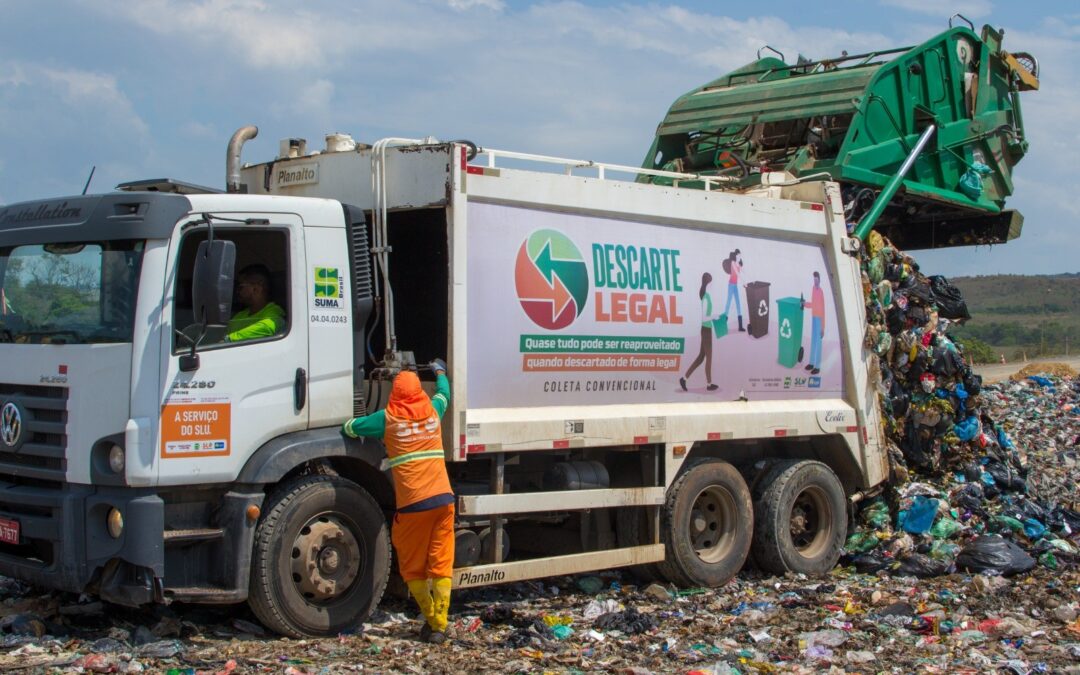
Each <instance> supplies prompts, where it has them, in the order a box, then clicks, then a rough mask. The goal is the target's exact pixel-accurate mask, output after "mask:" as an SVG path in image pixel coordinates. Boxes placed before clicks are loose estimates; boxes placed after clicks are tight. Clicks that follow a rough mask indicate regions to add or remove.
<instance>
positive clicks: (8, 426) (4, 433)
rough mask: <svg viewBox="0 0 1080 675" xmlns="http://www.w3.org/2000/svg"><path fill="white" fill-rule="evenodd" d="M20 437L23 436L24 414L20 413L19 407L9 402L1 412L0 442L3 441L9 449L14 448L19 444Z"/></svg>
mask: <svg viewBox="0 0 1080 675" xmlns="http://www.w3.org/2000/svg"><path fill="white" fill-rule="evenodd" d="M20 435H22V413H21V412H19V406H17V405H15V403H13V402H11V401H8V402H7V403H5V404H4V408H3V409H2V410H0V440H3V441H4V445H6V446H8V447H9V448H14V447H15V444H16V443H18V442H19V436H20Z"/></svg>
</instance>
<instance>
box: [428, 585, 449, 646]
mask: <svg viewBox="0 0 1080 675" xmlns="http://www.w3.org/2000/svg"><path fill="white" fill-rule="evenodd" d="M431 585H432V596H433V600H434V605H435V609H434V612H432V613H433V615H434V616H433V617H432V620H431V622H430V623H431V630H433V631H435V632H437V633H444V632H446V625H447V623H448V620H447V618H446V615H447V614H449V613H450V577H437V578H435V579H434V580H433V582H432V584H431Z"/></svg>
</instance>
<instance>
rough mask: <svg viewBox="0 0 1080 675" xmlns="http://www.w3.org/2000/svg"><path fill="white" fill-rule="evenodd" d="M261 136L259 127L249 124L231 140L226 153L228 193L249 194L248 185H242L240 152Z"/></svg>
mask: <svg viewBox="0 0 1080 675" xmlns="http://www.w3.org/2000/svg"><path fill="white" fill-rule="evenodd" d="M258 135H259V127H257V126H254V125H251V124H249V125H248V126H246V127H240V128H239V129H237V130H236V133H234V134H233V135H232V138H230V139H229V148H228V150H226V152H225V190H226V191H227V192H247V185H244V184H241V183H240V150H241V149H242V148H243V147H244V143H246V142H247V141H250V140H251V139H253V138H255V137H256V136H258Z"/></svg>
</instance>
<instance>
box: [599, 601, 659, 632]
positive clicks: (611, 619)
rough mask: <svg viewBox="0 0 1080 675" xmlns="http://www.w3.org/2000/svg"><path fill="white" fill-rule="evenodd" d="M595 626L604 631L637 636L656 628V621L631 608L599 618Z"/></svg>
mask: <svg viewBox="0 0 1080 675" xmlns="http://www.w3.org/2000/svg"><path fill="white" fill-rule="evenodd" d="M593 626H595V627H596V628H600V629H602V630H619V631H622V632H623V633H626V634H627V635H637V634H639V633H647V632H648V631H650V630H652V629H654V628H656V619H654V618H652V616H650V615H648V614H642V613H640V612H638V611H637V609H635V608H633V607H630V608H629V609H625V610H623V611H621V612H610V613H608V614H603V615H601V616H599V617H597V618H596V621H594V622H593Z"/></svg>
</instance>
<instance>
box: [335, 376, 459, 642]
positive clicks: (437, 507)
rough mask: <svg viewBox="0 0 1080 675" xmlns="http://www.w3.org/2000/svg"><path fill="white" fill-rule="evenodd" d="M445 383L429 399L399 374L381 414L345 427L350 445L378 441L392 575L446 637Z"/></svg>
mask: <svg viewBox="0 0 1080 675" xmlns="http://www.w3.org/2000/svg"><path fill="white" fill-rule="evenodd" d="M449 405H450V381H449V380H448V379H447V377H446V375H445V373H442V372H440V373H439V374H438V375H437V377H436V381H435V394H434V396H432V397H431V398H430V399H429V398H428V396H427V394H425V393H424V391H423V389H421V388H420V378H418V377H417V376H416V373H414V372H411V371H402V372H401V373H399V374H398V375H397V377H395V378H394V386H393V389H391V391H390V398H389V400H388V401H387V403H386V409H385V410H379V411H377V412H374V413H372V414H370V415H367V416H365V417H358V418H354V419H351V420H349V421H348V422H346V423H345V425H344V427H343V431H344V433H345V434H346V435H347V436H351V437H353V438H356V437H360V436H366V437H382V439H383V443H384V444H385V445H386V455H387V458H388V460H389V463H390V468H391V472H392V473H393V476H394V496H395V501H396V503H397V513H396V514H395V515H394V526H393V530H392V532H391V541H392V542H393V544H394V550H395V551H397V557H398V568H399V570H400V571H401V577H402V578H403V579H404V580H405V582H406V583H407V584H408V586H409V591H410V592H411V593H412V595H413V597H414V598H416V602H417V604H419V605H420V609H421V611H422V612H423V613H424V617H425V618H426V619H427V622H428V625H429V626H430V627H431V629H432V630H433V631H437V632H443V631H445V630H446V624H447V613H448V611H449V609H450V576H451V574H452V573H453V569H454V492H453V490H452V489H451V487H450V479H449V477H448V476H447V474H446V461H445V458H444V455H443V446H442V426H441V424H440V419H441V418H442V416H443V413H445V412H446V408H447V407H448V406H449Z"/></svg>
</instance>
